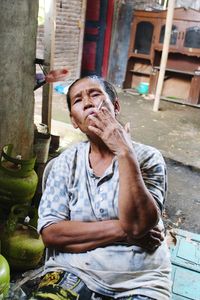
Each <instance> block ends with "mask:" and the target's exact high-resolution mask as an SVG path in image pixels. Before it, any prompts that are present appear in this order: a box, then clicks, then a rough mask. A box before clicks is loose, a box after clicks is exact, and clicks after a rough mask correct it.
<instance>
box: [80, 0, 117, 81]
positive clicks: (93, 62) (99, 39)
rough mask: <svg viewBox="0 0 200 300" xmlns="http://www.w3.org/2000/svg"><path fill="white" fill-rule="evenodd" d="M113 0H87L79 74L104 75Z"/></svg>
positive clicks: (107, 55)
mask: <svg viewBox="0 0 200 300" xmlns="http://www.w3.org/2000/svg"><path fill="white" fill-rule="evenodd" d="M113 9H114V0H88V1H87V10H86V23H85V34H84V43H83V57H82V68H81V76H86V75H94V74H96V75H99V76H103V77H106V75H107V69H108V58H109V50H110V38H111V30H112V17H113Z"/></svg>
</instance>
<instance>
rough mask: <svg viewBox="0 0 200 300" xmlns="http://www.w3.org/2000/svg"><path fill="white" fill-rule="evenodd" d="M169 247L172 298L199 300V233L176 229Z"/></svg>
mask: <svg viewBox="0 0 200 300" xmlns="http://www.w3.org/2000/svg"><path fill="white" fill-rule="evenodd" d="M175 234H176V238H177V243H176V245H173V246H171V247H170V252H171V262H172V282H173V285H172V300H186V299H190V300H200V235H198V234H194V233H191V232H189V231H184V230H180V229H177V230H176V231H175Z"/></svg>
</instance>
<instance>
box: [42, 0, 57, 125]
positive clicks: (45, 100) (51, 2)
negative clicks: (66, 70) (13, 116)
mask: <svg viewBox="0 0 200 300" xmlns="http://www.w3.org/2000/svg"><path fill="white" fill-rule="evenodd" d="M55 27H56V0H45V21H44V61H45V64H47V66H45V67H44V70H45V71H46V72H49V71H50V70H51V69H52V68H53V63H54V59H53V58H54V41H55V30H56V28H55ZM52 96H53V84H52V83H50V84H46V85H44V86H43V92H42V123H44V124H46V125H47V126H48V128H49V130H51V114H52V112H51V111H52Z"/></svg>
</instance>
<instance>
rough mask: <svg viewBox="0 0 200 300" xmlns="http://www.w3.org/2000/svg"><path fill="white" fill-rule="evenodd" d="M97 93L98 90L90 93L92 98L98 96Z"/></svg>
mask: <svg viewBox="0 0 200 300" xmlns="http://www.w3.org/2000/svg"><path fill="white" fill-rule="evenodd" d="M99 95H100V93H98V92H95V93H92V94H91V96H92V97H93V98H95V97H98V96H99Z"/></svg>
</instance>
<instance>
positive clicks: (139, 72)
mask: <svg viewBox="0 0 200 300" xmlns="http://www.w3.org/2000/svg"><path fill="white" fill-rule="evenodd" d="M129 72H131V73H133V74H138V75H146V76H150V74H151V73H148V72H142V71H136V70H129Z"/></svg>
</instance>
